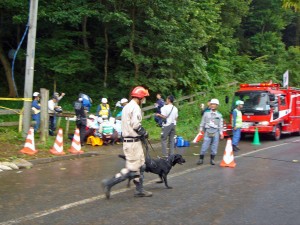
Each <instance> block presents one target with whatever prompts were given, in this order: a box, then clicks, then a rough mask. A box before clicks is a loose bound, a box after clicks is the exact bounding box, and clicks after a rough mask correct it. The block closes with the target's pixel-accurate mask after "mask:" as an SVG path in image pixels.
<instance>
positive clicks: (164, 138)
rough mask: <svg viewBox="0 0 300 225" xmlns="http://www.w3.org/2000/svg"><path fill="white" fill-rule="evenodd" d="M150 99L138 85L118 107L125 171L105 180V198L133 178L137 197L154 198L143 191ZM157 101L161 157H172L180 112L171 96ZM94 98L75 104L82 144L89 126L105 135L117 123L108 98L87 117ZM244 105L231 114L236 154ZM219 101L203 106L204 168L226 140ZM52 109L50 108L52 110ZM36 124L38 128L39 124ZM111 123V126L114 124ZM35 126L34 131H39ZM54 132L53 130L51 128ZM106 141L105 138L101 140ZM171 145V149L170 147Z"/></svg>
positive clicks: (239, 103)
mask: <svg viewBox="0 0 300 225" xmlns="http://www.w3.org/2000/svg"><path fill="white" fill-rule="evenodd" d="M147 96H149V92H148V90H147V89H145V88H144V87H142V86H137V87H135V88H134V89H133V90H132V91H131V98H132V99H131V100H130V101H129V102H128V100H127V99H122V100H121V101H120V102H119V103H118V104H120V106H121V107H122V110H121V112H120V113H119V114H118V115H117V119H119V122H120V127H119V130H118V129H117V128H115V130H118V132H117V133H118V137H119V136H120V134H121V136H122V141H123V152H124V154H125V157H126V164H125V168H123V169H122V170H121V171H120V172H119V173H117V174H115V175H114V176H113V177H112V178H111V179H107V180H103V181H102V184H103V188H104V192H105V195H106V198H107V199H109V198H110V192H111V188H112V187H113V186H114V185H116V184H118V183H120V182H122V181H124V180H126V179H128V178H130V179H133V181H134V184H135V186H136V189H135V193H134V196H136V197H151V196H152V193H151V192H149V191H146V190H144V187H143V183H144V172H145V155H144V151H143V146H142V141H145V139H147V138H148V132H147V131H146V130H145V129H144V127H143V126H142V111H141V104H142V103H143V102H145V98H146V97H147ZM33 97H34V100H33V102H32V109H35V110H36V112H37V113H34V112H33V118H34V120H35V121H37V124H39V119H38V118H37V114H38V113H39V110H40V106H39V103H38V101H39V93H38V92H35V93H34V95H33ZM59 97H61V98H62V97H63V95H61V96H59V95H58V96H57V95H54V96H53V98H52V99H51V100H49V101H53V103H54V104H53V103H52V102H51V103H49V102H48V108H49V106H53V105H54V106H53V107H51V110H55V108H59V107H57V102H58V101H59V100H60V99H61V98H60V99H59ZM157 99H158V102H157V103H156V104H157V105H156V106H157V107H158V106H159V111H157V112H156V114H155V121H156V122H157V123H158V125H159V126H160V127H162V132H161V145H162V154H163V156H164V157H167V156H168V155H170V154H174V146H175V144H174V135H175V128H176V123H177V118H178V109H177V108H176V106H174V105H173V102H174V97H173V96H172V95H170V96H168V97H167V98H166V102H164V101H163V100H162V99H161V95H157ZM91 102H92V101H91V99H90V98H89V97H88V96H87V95H85V94H80V95H79V97H78V99H77V100H76V101H75V102H74V110H75V114H76V126H77V127H78V128H79V130H80V139H81V143H82V144H83V140H85V135H86V130H87V129H86V127H87V126H88V130H89V129H91V130H93V131H92V132H94V131H95V130H98V127H94V126H95V122H96V124H98V125H99V124H100V126H101V124H102V126H101V128H100V126H99V130H101V131H102V132H104V133H105V131H108V132H110V133H111V132H112V130H110V129H111V128H109V126H106V124H109V123H111V124H114V123H115V121H109V117H110V116H111V110H110V107H109V105H108V103H107V102H108V101H107V99H106V98H102V100H101V104H100V105H99V106H98V108H97V117H96V116H93V115H92V116H91V115H90V116H89V117H88V118H87V112H88V111H89V110H90V107H91ZM243 105H244V102H243V101H240V100H238V101H236V108H235V109H234V110H233V113H232V116H233V118H232V121H233V122H232V123H233V124H232V127H233V138H232V140H233V141H232V144H233V151H235V152H237V151H239V148H238V142H239V140H240V136H241V128H242V113H241V109H242V107H243ZM218 106H219V100H218V99H211V100H210V101H209V102H208V105H207V107H206V108H204V105H203V104H202V106H201V109H202V114H203V115H202V119H201V123H200V132H203V133H204V139H203V144H202V147H201V149H200V157H199V161H198V162H197V164H198V165H202V164H203V162H204V155H205V153H206V151H207V150H208V148H209V147H211V155H210V164H211V165H215V161H214V158H215V155H216V154H217V149H218V144H219V139H223V138H224V136H223V118H222V114H221V113H220V112H219V111H218ZM49 110H50V109H49ZM33 111H34V110H33ZM37 124H36V127H38V125H37ZM111 124H110V125H111ZM36 127H35V128H36ZM51 129H52V128H51ZM109 130H110V131H109ZM102 138H104V139H105V137H102ZM168 144H169V148H167V145H168ZM168 149H169V151H167V150H168Z"/></svg>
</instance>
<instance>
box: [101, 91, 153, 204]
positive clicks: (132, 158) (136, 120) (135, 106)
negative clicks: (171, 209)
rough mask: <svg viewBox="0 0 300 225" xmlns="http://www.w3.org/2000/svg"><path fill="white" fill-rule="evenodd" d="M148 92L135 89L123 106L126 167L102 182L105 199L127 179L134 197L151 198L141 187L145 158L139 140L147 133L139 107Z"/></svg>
mask: <svg viewBox="0 0 300 225" xmlns="http://www.w3.org/2000/svg"><path fill="white" fill-rule="evenodd" d="M147 96H149V92H148V90H146V89H145V88H143V87H141V86H137V87H135V88H134V89H133V90H132V92H131V97H132V100H131V101H130V102H129V103H128V104H127V105H125V107H124V108H123V111H122V135H123V152H124V154H125V156H126V167H125V168H123V169H122V170H121V171H120V173H117V174H116V175H115V176H114V177H113V178H111V179H109V180H103V181H102V184H103V188H104V192H105V195H106V198H107V199H109V198H110V190H111V188H112V187H113V186H114V185H116V184H118V183H120V182H122V181H124V180H126V179H128V178H133V179H134V180H133V182H134V184H135V186H136V191H135V193H134V196H135V197H151V196H152V193H151V192H148V191H145V190H144V186H143V181H144V171H145V167H146V166H145V156H144V151H143V146H142V142H141V139H145V138H147V137H148V133H147V131H146V130H145V129H144V128H143V127H142V124H141V122H142V111H141V108H140V105H141V104H142V103H143V102H144V100H145V97H147Z"/></svg>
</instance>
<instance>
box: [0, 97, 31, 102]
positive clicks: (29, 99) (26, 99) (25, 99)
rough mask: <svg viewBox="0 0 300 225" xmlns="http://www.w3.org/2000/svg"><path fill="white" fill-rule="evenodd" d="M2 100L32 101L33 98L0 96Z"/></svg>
mask: <svg viewBox="0 0 300 225" xmlns="http://www.w3.org/2000/svg"><path fill="white" fill-rule="evenodd" d="M0 100H5V101H25V102H31V101H32V98H0Z"/></svg>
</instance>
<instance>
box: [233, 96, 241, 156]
mask: <svg viewBox="0 0 300 225" xmlns="http://www.w3.org/2000/svg"><path fill="white" fill-rule="evenodd" d="M235 105H236V108H235V109H234V110H233V111H232V148H233V151H234V152H238V151H239V150H240V149H239V148H238V144H239V141H240V139H241V128H242V125H243V119H242V112H241V110H242V108H243V106H244V102H243V101H241V100H237V101H236V102H235Z"/></svg>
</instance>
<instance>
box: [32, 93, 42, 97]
mask: <svg viewBox="0 0 300 225" xmlns="http://www.w3.org/2000/svg"><path fill="white" fill-rule="evenodd" d="M39 95H40V93H39V92H34V93H33V95H32V96H33V97H37V96H39Z"/></svg>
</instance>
